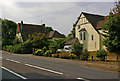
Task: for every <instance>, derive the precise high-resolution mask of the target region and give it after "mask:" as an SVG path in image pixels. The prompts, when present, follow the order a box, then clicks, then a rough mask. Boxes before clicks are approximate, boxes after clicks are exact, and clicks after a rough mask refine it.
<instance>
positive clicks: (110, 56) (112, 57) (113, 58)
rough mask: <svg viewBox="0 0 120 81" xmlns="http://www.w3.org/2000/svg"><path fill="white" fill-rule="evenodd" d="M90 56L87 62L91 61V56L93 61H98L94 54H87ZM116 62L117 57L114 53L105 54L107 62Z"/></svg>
mask: <svg viewBox="0 0 120 81" xmlns="http://www.w3.org/2000/svg"><path fill="white" fill-rule="evenodd" d="M89 54H90V56H89V60H91V59H92V56H93V60H99V59H98V58H97V57H96V52H95V51H94V52H89ZM116 60H117V55H116V54H115V53H110V52H107V61H109V62H115V61H116ZM119 61H120V56H119Z"/></svg>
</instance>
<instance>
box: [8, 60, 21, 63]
mask: <svg viewBox="0 0 120 81" xmlns="http://www.w3.org/2000/svg"><path fill="white" fill-rule="evenodd" d="M10 61H12V62H15V63H18V64H20V62H18V61H15V60H10Z"/></svg>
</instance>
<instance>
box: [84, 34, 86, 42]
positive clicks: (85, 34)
mask: <svg viewBox="0 0 120 81" xmlns="http://www.w3.org/2000/svg"><path fill="white" fill-rule="evenodd" d="M84 40H86V33H85V32H84Z"/></svg>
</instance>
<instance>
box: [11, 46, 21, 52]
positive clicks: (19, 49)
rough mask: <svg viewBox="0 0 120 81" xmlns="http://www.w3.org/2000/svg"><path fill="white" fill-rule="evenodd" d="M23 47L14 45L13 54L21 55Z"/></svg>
mask: <svg viewBox="0 0 120 81" xmlns="http://www.w3.org/2000/svg"><path fill="white" fill-rule="evenodd" d="M21 48H22V46H21V45H20V44H18V45H14V46H13V48H12V53H21Z"/></svg>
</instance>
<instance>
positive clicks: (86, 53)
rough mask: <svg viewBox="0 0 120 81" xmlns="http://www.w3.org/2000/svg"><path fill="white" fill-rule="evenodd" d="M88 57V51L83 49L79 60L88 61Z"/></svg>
mask: <svg viewBox="0 0 120 81" xmlns="http://www.w3.org/2000/svg"><path fill="white" fill-rule="evenodd" d="M88 57H89V53H88V50H87V49H85V50H84V51H83V53H82V55H81V60H88Z"/></svg>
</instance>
